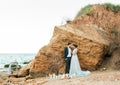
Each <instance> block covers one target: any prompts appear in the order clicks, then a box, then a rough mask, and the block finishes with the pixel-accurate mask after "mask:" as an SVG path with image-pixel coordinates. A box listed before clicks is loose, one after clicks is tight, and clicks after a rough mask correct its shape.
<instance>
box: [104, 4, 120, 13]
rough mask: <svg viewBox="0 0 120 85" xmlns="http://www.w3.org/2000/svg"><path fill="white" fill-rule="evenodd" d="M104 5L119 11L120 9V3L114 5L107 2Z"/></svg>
mask: <svg viewBox="0 0 120 85" xmlns="http://www.w3.org/2000/svg"><path fill="white" fill-rule="evenodd" d="M103 6H105V7H108V8H110V9H112V10H113V11H119V10H120V5H114V4H111V3H105V4H103Z"/></svg>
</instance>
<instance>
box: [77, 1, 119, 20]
mask: <svg viewBox="0 0 120 85" xmlns="http://www.w3.org/2000/svg"><path fill="white" fill-rule="evenodd" d="M93 6H94V4H93V5H87V6H85V7H84V8H81V10H80V11H79V12H78V13H77V15H76V17H75V18H77V17H79V16H81V15H83V14H86V15H92V14H93V13H94V11H93V10H91V8H92V7H93ZM101 6H105V7H108V8H110V9H111V10H113V11H120V5H114V4H111V3H105V4H101Z"/></svg>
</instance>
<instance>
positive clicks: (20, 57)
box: [0, 53, 36, 72]
mask: <svg viewBox="0 0 120 85" xmlns="http://www.w3.org/2000/svg"><path fill="white" fill-rule="evenodd" d="M35 55H36V54H34V53H26V54H25V53H19V54H17V53H15V54H14V53H13V54H0V72H1V71H7V69H8V68H4V65H6V64H10V63H11V62H14V61H17V62H18V64H19V65H21V67H22V66H25V65H26V64H24V62H29V61H31V60H33V59H34V57H35Z"/></svg>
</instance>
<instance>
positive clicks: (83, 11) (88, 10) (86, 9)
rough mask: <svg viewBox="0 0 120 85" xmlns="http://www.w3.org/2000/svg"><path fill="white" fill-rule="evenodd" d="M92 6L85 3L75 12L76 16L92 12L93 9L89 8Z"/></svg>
mask: <svg viewBox="0 0 120 85" xmlns="http://www.w3.org/2000/svg"><path fill="white" fill-rule="evenodd" d="M92 7H93V5H87V6H85V7H84V8H82V9H81V10H80V11H79V12H78V13H77V16H76V18H77V17H79V16H81V15H83V14H87V15H91V14H92V13H93V11H92V10H91V8H92Z"/></svg>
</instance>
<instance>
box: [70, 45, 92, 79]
mask: <svg viewBox="0 0 120 85" xmlns="http://www.w3.org/2000/svg"><path fill="white" fill-rule="evenodd" d="M77 47H78V46H77V45H76V44H73V48H74V49H73V52H72V58H71V65H70V73H69V77H71V78H72V77H79V76H87V75H89V74H90V71H82V70H81V67H80V64H79V60H78V55H77V51H78V49H77Z"/></svg>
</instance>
